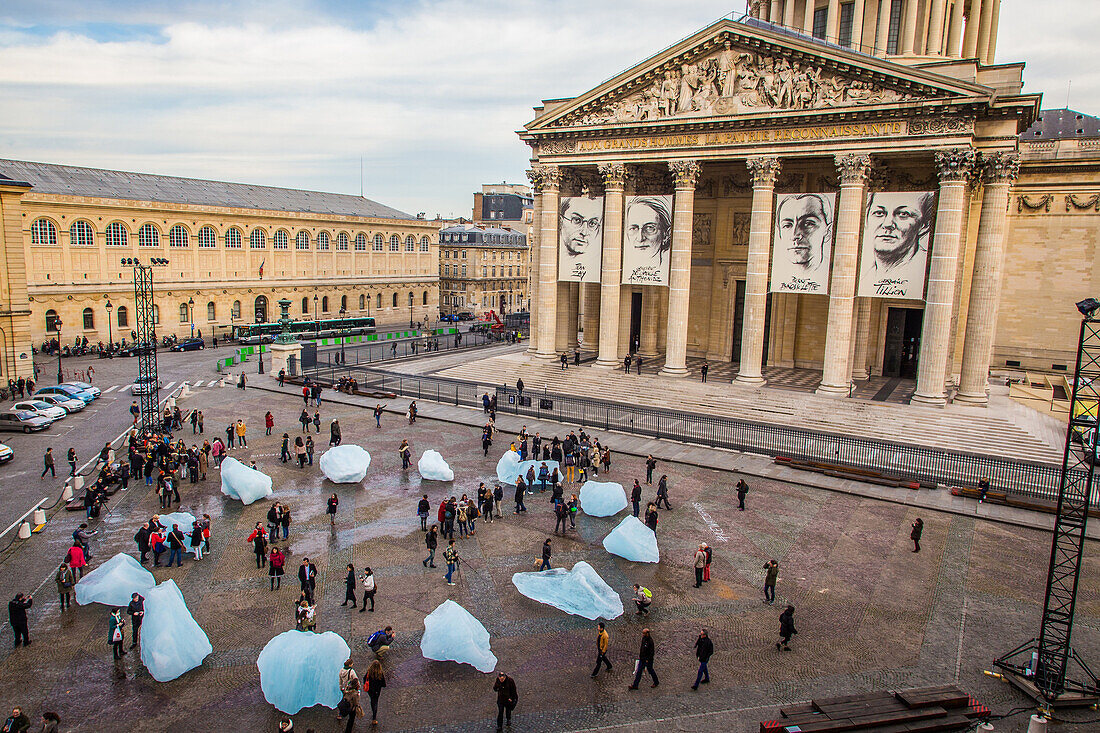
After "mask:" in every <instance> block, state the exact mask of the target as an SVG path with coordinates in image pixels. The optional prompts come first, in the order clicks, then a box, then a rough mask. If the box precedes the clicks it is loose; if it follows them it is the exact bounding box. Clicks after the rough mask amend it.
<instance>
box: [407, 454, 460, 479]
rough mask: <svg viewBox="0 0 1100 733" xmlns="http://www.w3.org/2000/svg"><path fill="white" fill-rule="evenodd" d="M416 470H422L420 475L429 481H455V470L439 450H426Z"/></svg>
mask: <svg viewBox="0 0 1100 733" xmlns="http://www.w3.org/2000/svg"><path fill="white" fill-rule="evenodd" d="M416 470H418V471H420V477H421V478H426V479H428V480H429V481H454V480H455V472H454V471H452V470H451V467H450V466H448V465H447V462H446V461H445V460H443V456H441V455H439V452H438V451H434V450H426V451H424V455H422V456H420V460H419V461H418V462H417V464H416Z"/></svg>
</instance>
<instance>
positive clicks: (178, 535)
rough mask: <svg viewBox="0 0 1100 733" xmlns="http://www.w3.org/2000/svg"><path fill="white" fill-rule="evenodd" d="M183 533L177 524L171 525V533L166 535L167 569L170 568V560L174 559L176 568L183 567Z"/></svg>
mask: <svg viewBox="0 0 1100 733" xmlns="http://www.w3.org/2000/svg"><path fill="white" fill-rule="evenodd" d="M185 541H186V540H185V539H184V536H183V532H182V531H180V526H179V525H178V524H173V525H172V531H171V532H169V533H168V567H172V558H175V559H176V567H177V568H179V567H183V548H184V544H185Z"/></svg>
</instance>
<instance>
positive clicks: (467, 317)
mask: <svg viewBox="0 0 1100 733" xmlns="http://www.w3.org/2000/svg"><path fill="white" fill-rule="evenodd" d="M458 320H460V321H472V320H474V314H473V313H471V312H470V311H462V312H461V313H459V314H458Z"/></svg>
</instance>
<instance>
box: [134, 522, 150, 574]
mask: <svg viewBox="0 0 1100 733" xmlns="http://www.w3.org/2000/svg"><path fill="white" fill-rule="evenodd" d="M149 533H150V528H149V523H148V522H145V523H144V524H143V525H141V526H140V527H138V531H137V533H136V534H134V542H136V543H137V548H138V552H139V553H140V554H141V558H140V559H139V560H138V562H140V563H141V564H142V565H144V564H145V563H147V562H148V561H149Z"/></svg>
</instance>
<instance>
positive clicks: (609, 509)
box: [580, 481, 627, 517]
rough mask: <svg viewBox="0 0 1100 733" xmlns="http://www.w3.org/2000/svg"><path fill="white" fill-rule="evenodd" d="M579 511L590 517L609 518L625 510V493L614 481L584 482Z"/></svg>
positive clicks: (621, 486)
mask: <svg viewBox="0 0 1100 733" xmlns="http://www.w3.org/2000/svg"><path fill="white" fill-rule="evenodd" d="M580 500H581V509H584V513H585V514H587V515H589V516H592V517H611V516H614V515H616V514H618V513H619V512H621V511H622V510H623V509H626V503H627V502H626V491H624V490H623V485H622V484H617V483H615V482H614V481H606V482H602V481H585V482H584V484H583V485H582V486H581V495H580Z"/></svg>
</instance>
